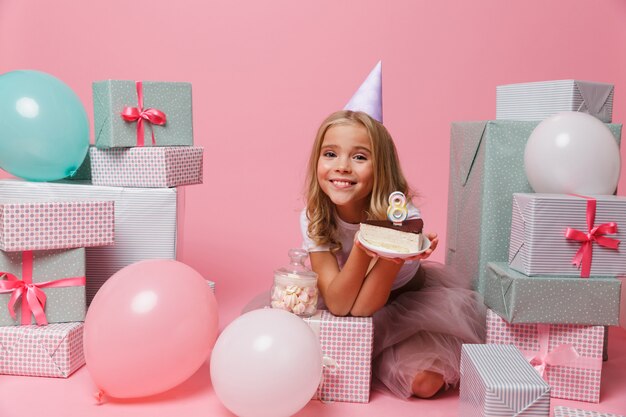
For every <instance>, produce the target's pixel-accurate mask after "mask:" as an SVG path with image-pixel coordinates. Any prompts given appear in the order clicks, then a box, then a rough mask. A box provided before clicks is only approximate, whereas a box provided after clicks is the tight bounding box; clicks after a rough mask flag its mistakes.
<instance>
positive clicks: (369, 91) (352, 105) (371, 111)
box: [343, 61, 383, 123]
mask: <svg viewBox="0 0 626 417" xmlns="http://www.w3.org/2000/svg"><path fill="white" fill-rule="evenodd" d="M382 74H383V66H382V62H381V61H378V63H377V64H376V66H375V67H374V69H373V70H372V72H370V75H368V76H367V78H366V79H365V81H363V84H361V86H360V87H359V89H358V90H357V91H356V93H354V95H353V96H352V98H351V99H350V101H349V102H348V104H346V106H345V107H344V108H343V109H344V110H352V111H362V112H364V113H367V114H368V115H370V116H371V117H372V118H374V119H376V120H378V121H379V122H380V123H382V122H383V80H382Z"/></svg>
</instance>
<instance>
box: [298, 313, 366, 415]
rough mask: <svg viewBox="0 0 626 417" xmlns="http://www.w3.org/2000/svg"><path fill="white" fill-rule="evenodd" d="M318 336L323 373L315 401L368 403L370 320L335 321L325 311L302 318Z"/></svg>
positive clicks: (339, 318)
mask: <svg viewBox="0 0 626 417" xmlns="http://www.w3.org/2000/svg"><path fill="white" fill-rule="evenodd" d="M304 321H306V322H307V323H308V324H309V326H310V327H311V328H312V329H313V331H314V332H315V333H316V334H317V335H318V337H319V340H320V343H321V345H322V354H323V355H324V363H325V366H324V371H323V378H322V383H321V384H320V386H319V388H318V390H317V393H316V395H315V397H314V399H319V400H322V401H339V402H351V403H367V402H369V397H370V387H371V382H372V349H373V342H374V325H373V322H372V318H371V317H337V316H333V315H332V314H331V313H330V312H328V311H326V310H321V311H318V312H317V314H315V315H314V316H311V317H308V318H305V319H304Z"/></svg>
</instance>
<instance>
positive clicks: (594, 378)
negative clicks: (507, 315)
mask: <svg viewBox="0 0 626 417" xmlns="http://www.w3.org/2000/svg"><path fill="white" fill-rule="evenodd" d="M539 326H543V327H544V328H546V329H547V330H548V332H549V337H548V347H547V353H548V355H549V356H550V355H554V354H555V352H557V351H558V350H559V349H561V348H563V347H570V346H571V347H572V348H573V349H574V351H575V354H576V355H577V356H578V358H579V360H577V361H572V365H571V366H566V365H552V364H550V360H548V359H546V361H547V362H546V364H545V372H544V378H545V379H546V381H547V382H548V384H550V387H551V394H550V395H551V396H552V397H553V398H563V399H566V400H575V401H587V402H592V403H597V402H599V401H600V380H601V376H602V348H603V346H604V326H587V325H577V324H534V323H532V324H510V323H507V322H506V321H505V320H504V319H503V318H501V317H500V316H498V315H497V314H496V313H494V312H493V311H492V310H488V311H487V343H488V344H505V345H514V346H516V347H517V348H518V349H519V350H520V351H521V352H523V353H524V354H525V355H527V357H528V358H529V360H531V361H534V359H532V357H533V356H535V355H536V354H537V353H538V352H540V350H541V345H540V338H539ZM535 357H536V356H535ZM585 361H586V362H588V363H591V362H593V364H594V365H595V366H594V367H591V366H589V365H584V366H581V365H580V364H581V363H583V362H585ZM594 368H595V369H594Z"/></svg>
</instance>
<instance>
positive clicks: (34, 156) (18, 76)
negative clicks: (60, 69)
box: [0, 71, 89, 181]
mask: <svg viewBox="0 0 626 417" xmlns="http://www.w3.org/2000/svg"><path fill="white" fill-rule="evenodd" d="M88 150H89V121H88V119H87V113H86V112H85V108H84V107H83V104H82V103H81V101H80V99H79V98H78V96H77V95H76V94H75V93H74V92H73V91H72V89H71V88H69V87H68V86H67V85H66V84H65V83H63V82H62V81H61V80H59V79H58V78H55V77H53V76H52V75H49V74H46V73H44V72H39V71H12V72H7V73H5V74H3V75H0V168H2V169H4V170H5V171H7V172H9V173H11V174H13V175H15V176H16V177H21V178H25V179H27V180H31V181H54V180H59V179H62V178H65V177H68V176H70V175H71V174H72V173H74V171H76V170H77V169H78V167H80V165H81V163H82V162H83V160H84V159H85V156H86V155H87V151H88Z"/></svg>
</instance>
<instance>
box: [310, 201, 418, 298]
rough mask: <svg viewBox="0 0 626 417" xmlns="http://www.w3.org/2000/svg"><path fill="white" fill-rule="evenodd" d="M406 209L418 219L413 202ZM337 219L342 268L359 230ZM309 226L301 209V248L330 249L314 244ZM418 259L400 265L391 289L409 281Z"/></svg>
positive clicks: (314, 250)
mask: <svg viewBox="0 0 626 417" xmlns="http://www.w3.org/2000/svg"><path fill="white" fill-rule="evenodd" d="M407 209H408V211H409V213H408V216H407V219H409V220H410V219H419V218H420V212H419V209H418V208H417V207H415V206H414V205H413V204H411V203H408V204H407ZM336 220H337V237H338V240H339V241H340V242H341V251H340V252H337V254H336V257H337V263H338V264H339V267H340V268H343V265H344V264H345V263H346V260H347V259H348V255H350V251H351V250H352V246H354V234H355V233H356V232H358V230H359V227H360V226H359V223H356V224H352V223H348V222H345V221H343V220H341V219H340V218H339V217H337V218H336ZM308 227H309V219H307V217H306V209H304V210H302V213H300V230H301V231H302V238H303V242H302V248H303V249H306V250H307V251H309V252H326V251H330V246H329V245H316V244H315V242H314V241H313V239H311V238H310V237H309V235H308V233H307V229H308ZM419 265H420V263H419V261H407V262H405V263H404V265H402V268H400V271H399V272H398V275H396V279H395V280H394V281H393V285H392V286H391V289H392V290H395V289H396V288H400V287H402V286H403V285H404V284H406V283H407V282H409V281H410V280H411V278H413V277H414V276H415V273H416V272H417V269H418V268H419Z"/></svg>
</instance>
